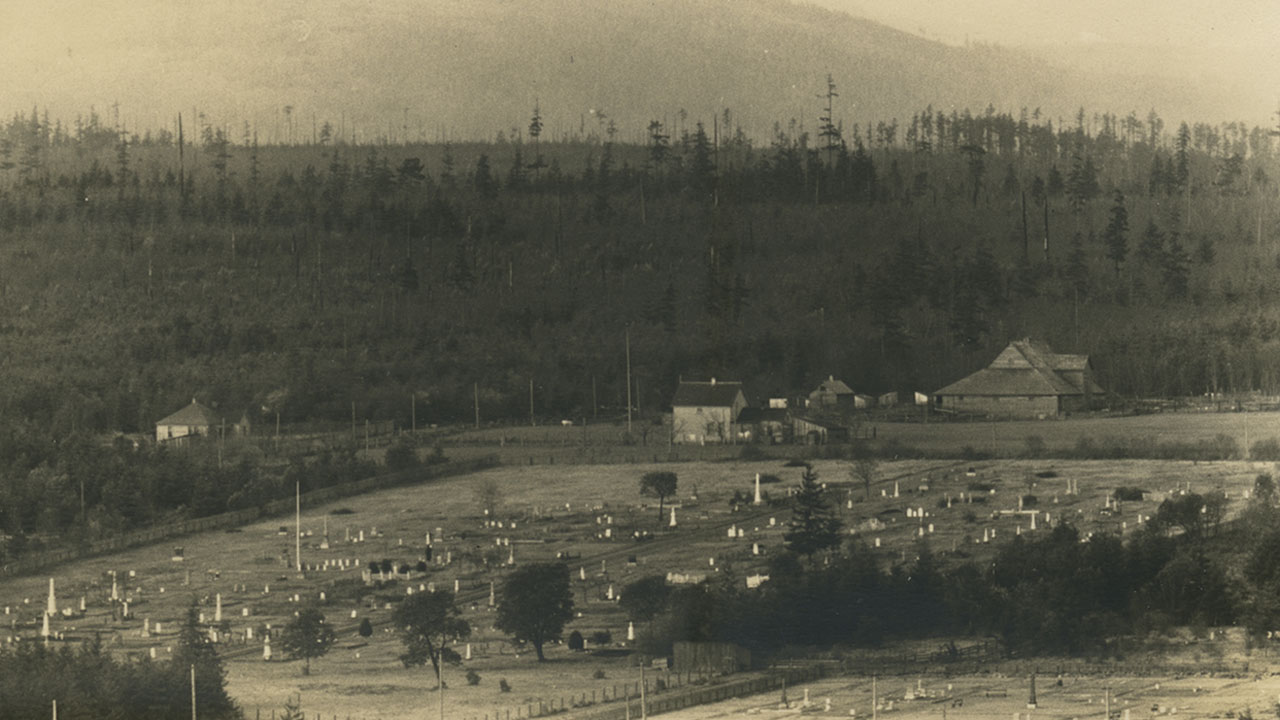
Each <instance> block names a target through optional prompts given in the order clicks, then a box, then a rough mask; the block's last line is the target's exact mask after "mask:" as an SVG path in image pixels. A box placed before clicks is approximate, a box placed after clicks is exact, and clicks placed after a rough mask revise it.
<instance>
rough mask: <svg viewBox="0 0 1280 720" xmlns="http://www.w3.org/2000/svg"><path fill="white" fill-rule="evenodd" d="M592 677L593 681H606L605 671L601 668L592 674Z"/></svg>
mask: <svg viewBox="0 0 1280 720" xmlns="http://www.w3.org/2000/svg"><path fill="white" fill-rule="evenodd" d="M591 677H592V679H594V680H603V679H604V671H603V670H600V669H599V668H597V669H596V671H595V672H593V673H591Z"/></svg>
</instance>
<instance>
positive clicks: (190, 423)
mask: <svg viewBox="0 0 1280 720" xmlns="http://www.w3.org/2000/svg"><path fill="white" fill-rule="evenodd" d="M221 424H222V418H221V417H220V416H219V415H218V414H217V413H216V412H214V410H213V409H212V408H210V407H209V406H208V405H204V404H202V403H199V402H197V401H196V399H195V398H191V404H190V405H188V406H186V407H184V408H182V409H181V410H179V411H177V412H175V413H173V414H172V415H169V416H168V417H166V418H164V419H162V420H160V421H158V422H156V442H164V441H166V440H176V439H178V438H184V437H190V436H192V435H208V434H209V433H210V432H211V431H214V430H216V429H217V428H218V426H219V425H221Z"/></svg>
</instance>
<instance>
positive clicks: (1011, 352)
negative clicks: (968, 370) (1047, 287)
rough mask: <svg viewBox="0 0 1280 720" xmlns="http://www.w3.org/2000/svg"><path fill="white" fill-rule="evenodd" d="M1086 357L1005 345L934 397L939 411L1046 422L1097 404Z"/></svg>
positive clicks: (1033, 345)
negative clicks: (976, 369) (987, 363)
mask: <svg viewBox="0 0 1280 720" xmlns="http://www.w3.org/2000/svg"><path fill="white" fill-rule="evenodd" d="M1102 395H1103V390H1102V388H1101V387H1099V386H1098V384H1097V383H1096V382H1094V380H1093V367H1092V365H1090V364H1089V356H1087V355H1060V354H1058V353H1055V352H1053V350H1051V349H1050V348H1049V346H1048V345H1045V344H1044V343H1040V342H1036V341H1033V340H1030V339H1023V340H1015V341H1013V342H1011V343H1009V346H1008V347H1006V348H1005V349H1004V350H1003V351H1002V352H1001V353H1000V354H999V355H997V356H996V359H995V360H992V361H991V364H990V365H988V366H987V367H985V368H983V369H981V370H979V371H978V372H976V373H974V374H972V375H970V376H968V377H966V378H964V379H962V380H959V381H957V382H954V383H952V384H950V385H948V386H946V387H944V388H942V389H941V390H938V391H937V392H936V393H934V400H935V402H936V404H937V406H938V407H939V408H942V409H943V410H952V411H955V412H968V413H980V414H983V415H993V416H998V417H1018V418H1046V417H1057V416H1058V415H1061V414H1063V413H1066V412H1074V411H1080V410H1085V409H1088V408H1090V407H1092V406H1093V405H1094V403H1095V402H1096V401H1097V400H1099V399H1101V397H1102Z"/></svg>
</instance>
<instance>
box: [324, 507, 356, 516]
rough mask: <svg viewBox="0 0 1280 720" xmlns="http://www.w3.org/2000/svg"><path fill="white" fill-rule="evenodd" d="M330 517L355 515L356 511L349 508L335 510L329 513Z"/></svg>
mask: <svg viewBox="0 0 1280 720" xmlns="http://www.w3.org/2000/svg"><path fill="white" fill-rule="evenodd" d="M329 514H330V515H355V514H356V511H355V510H352V509H351V508H336V509H334V510H330V511H329Z"/></svg>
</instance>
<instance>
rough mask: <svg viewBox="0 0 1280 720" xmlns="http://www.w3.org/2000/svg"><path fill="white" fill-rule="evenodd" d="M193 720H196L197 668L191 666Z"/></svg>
mask: <svg viewBox="0 0 1280 720" xmlns="http://www.w3.org/2000/svg"><path fill="white" fill-rule="evenodd" d="M191 720H196V666H195V665H194V664H193V665H192V666H191Z"/></svg>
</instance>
